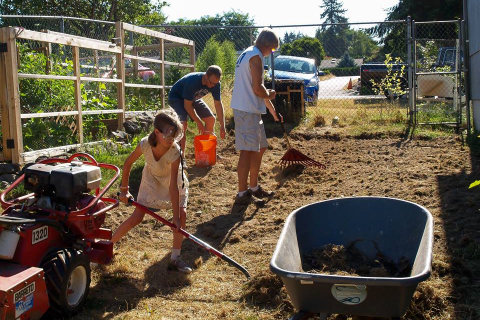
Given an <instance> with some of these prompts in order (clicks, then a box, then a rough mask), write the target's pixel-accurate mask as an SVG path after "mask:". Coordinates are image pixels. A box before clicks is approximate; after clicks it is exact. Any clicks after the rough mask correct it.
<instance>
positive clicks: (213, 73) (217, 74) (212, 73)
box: [206, 65, 222, 79]
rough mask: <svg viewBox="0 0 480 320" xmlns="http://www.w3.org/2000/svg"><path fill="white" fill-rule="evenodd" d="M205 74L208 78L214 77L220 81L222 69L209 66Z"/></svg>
mask: <svg viewBox="0 0 480 320" xmlns="http://www.w3.org/2000/svg"><path fill="white" fill-rule="evenodd" d="M206 74H207V76H208V77H210V76H215V77H217V78H218V79H220V78H221V77H222V68H220V67H219V66H217V65H211V66H210V67H208V69H207V72H206Z"/></svg>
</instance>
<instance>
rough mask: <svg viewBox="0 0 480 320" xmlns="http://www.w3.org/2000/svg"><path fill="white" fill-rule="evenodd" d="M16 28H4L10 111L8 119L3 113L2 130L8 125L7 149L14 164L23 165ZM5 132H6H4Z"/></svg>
mask: <svg viewBox="0 0 480 320" xmlns="http://www.w3.org/2000/svg"><path fill="white" fill-rule="evenodd" d="M15 30H16V29H15V28H4V33H3V41H4V43H6V44H7V52H5V53H4V66H5V83H6V84H7V86H6V99H5V102H6V103H5V106H6V109H7V110H8V115H7V117H6V119H8V120H7V122H6V123H5V122H4V121H5V120H6V119H4V118H3V112H2V129H3V130H5V129H7V128H4V126H5V125H8V129H7V130H8V131H9V135H8V139H6V140H5V143H6V144H5V145H4V146H3V148H4V150H5V149H11V159H9V160H11V161H12V163H18V164H19V163H21V161H20V155H21V154H22V153H23V136H22V121H21V119H20V113H21V112H20V93H19V84H18V59H17V45H16V34H15ZM4 132H5V131H4Z"/></svg>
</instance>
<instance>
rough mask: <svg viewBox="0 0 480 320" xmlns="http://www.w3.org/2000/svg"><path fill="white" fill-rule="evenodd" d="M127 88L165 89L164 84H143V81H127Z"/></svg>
mask: <svg viewBox="0 0 480 320" xmlns="http://www.w3.org/2000/svg"><path fill="white" fill-rule="evenodd" d="M125 87H127V88H145V89H164V88H165V87H164V86H162V85H155V84H141V83H125Z"/></svg>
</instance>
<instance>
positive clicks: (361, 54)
mask: <svg viewBox="0 0 480 320" xmlns="http://www.w3.org/2000/svg"><path fill="white" fill-rule="evenodd" d="M345 34H346V38H347V48H348V52H349V53H350V56H351V57H352V58H354V59H359V58H365V59H367V60H370V59H371V57H372V56H373V55H375V54H376V52H378V50H379V48H378V45H377V43H376V42H375V41H374V40H373V39H372V38H371V37H370V36H369V35H368V34H367V33H366V32H365V31H363V30H354V29H349V30H347V31H346V33H345Z"/></svg>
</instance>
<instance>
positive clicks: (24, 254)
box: [0, 153, 249, 320]
mask: <svg viewBox="0 0 480 320" xmlns="http://www.w3.org/2000/svg"><path fill="white" fill-rule="evenodd" d="M81 158H84V159H86V161H80V160H79V159H81ZM101 169H107V170H113V171H114V175H113V177H112V178H111V179H110V181H108V183H107V184H106V185H105V186H104V187H103V188H101V187H100V185H101V181H102V176H101ZM119 174H120V170H119V168H118V167H116V166H114V165H111V164H105V163H98V162H97V161H96V160H95V159H94V158H93V157H92V156H90V155H88V154H86V153H76V154H74V155H72V156H71V157H70V158H68V159H60V158H52V159H46V160H43V161H41V162H39V163H36V164H33V165H31V166H29V167H27V168H26V169H25V170H24V174H23V175H22V176H21V177H20V178H18V180H16V181H15V182H14V183H13V184H12V185H11V186H10V187H8V188H7V189H6V190H5V191H4V192H3V193H2V194H1V195H0V202H1V205H2V208H3V209H5V211H4V212H3V213H2V214H0V320H14V319H15V320H17V319H20V320H27V319H28V320H35V319H40V317H42V315H44V314H45V313H46V312H47V310H49V309H51V310H52V311H53V312H54V313H55V314H58V315H60V316H62V317H69V316H71V315H74V314H75V313H77V312H78V311H80V309H81V308H82V307H83V305H84V303H85V301H86V298H87V295H88V292H89V286H90V280H91V270H90V263H91V262H93V263H97V264H107V263H109V262H110V261H111V260H112V257H113V243H112V242H111V241H110V240H111V238H112V231H111V230H110V229H106V228H102V225H103V224H104V221H105V214H106V212H107V211H108V210H110V209H113V208H115V207H117V206H118V204H119V202H118V200H117V199H114V198H108V197H104V195H105V192H106V191H107V190H108V189H109V188H110V187H111V186H112V184H113V183H114V182H115V181H116V180H117V179H118V177H119ZM22 182H23V189H24V190H25V191H26V192H31V193H29V194H27V195H24V196H20V197H18V198H15V199H8V200H7V195H8V194H9V193H10V192H11V191H12V190H14V189H15V188H17V187H18V186H20V184H21V183H22ZM90 193H92V194H94V195H92V194H90ZM134 204H135V205H137V206H140V207H141V208H142V209H144V210H148V209H146V208H144V207H142V206H141V205H139V204H136V203H134ZM153 216H154V217H155V218H156V219H159V220H161V221H162V222H163V223H166V224H167V225H170V224H169V222H168V221H166V220H164V219H163V218H161V217H160V216H158V215H155V214H153ZM182 232H184V231H183V230H182ZM185 233H186V232H185ZM186 236H187V237H188V238H190V239H191V240H193V241H194V242H196V243H197V244H199V245H201V246H203V247H205V248H206V249H207V250H208V251H209V252H211V253H213V254H215V255H217V256H218V257H220V258H221V259H223V260H224V261H226V262H228V263H230V264H231V265H233V266H235V267H236V268H238V269H239V270H241V271H242V272H243V273H244V274H245V275H247V276H249V275H248V272H247V271H246V269H245V268H243V267H242V266H240V265H239V264H238V263H236V262H235V261H234V260H232V259H231V258H229V257H227V256H225V255H224V254H223V253H221V252H219V251H217V250H215V249H213V248H212V247H211V246H209V245H208V244H207V243H205V242H203V241H201V240H199V239H197V238H195V237H193V236H192V235H190V234H188V233H186Z"/></svg>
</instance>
